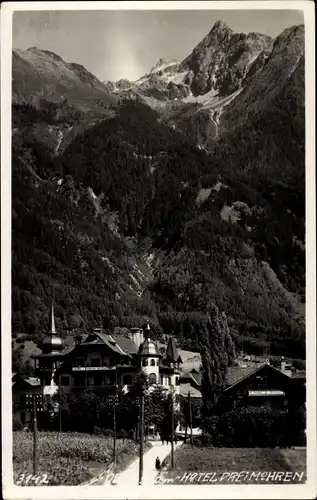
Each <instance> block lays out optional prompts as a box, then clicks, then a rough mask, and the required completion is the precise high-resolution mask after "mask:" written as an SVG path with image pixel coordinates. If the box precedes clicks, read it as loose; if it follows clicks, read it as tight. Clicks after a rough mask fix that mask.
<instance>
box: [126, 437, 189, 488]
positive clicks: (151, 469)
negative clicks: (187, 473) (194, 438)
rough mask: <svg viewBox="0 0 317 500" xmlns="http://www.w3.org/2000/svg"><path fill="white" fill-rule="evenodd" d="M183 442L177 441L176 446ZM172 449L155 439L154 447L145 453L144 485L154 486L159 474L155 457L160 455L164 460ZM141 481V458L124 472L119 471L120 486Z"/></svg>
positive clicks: (132, 484) (133, 484)
mask: <svg viewBox="0 0 317 500" xmlns="http://www.w3.org/2000/svg"><path fill="white" fill-rule="evenodd" d="M181 444H182V443H181V442H177V443H176V444H175V446H174V449H176V448H177V447H178V446H180V445H181ZM170 451H171V445H167V444H164V445H163V444H162V443H161V442H160V441H153V442H152V448H150V449H149V450H148V451H147V452H146V453H144V455H143V482H142V486H153V485H154V479H155V477H156V475H157V470H156V469H155V459H156V457H159V459H160V460H161V462H162V461H163V460H164V458H165V457H167V455H169V453H170ZM138 482H139V459H138V458H137V459H136V460H135V461H134V462H132V464H131V465H130V466H129V467H128V468H127V469H126V470H125V471H123V472H121V473H119V474H118V476H117V478H116V484H117V485H118V486H127V485H129V486H131V487H134V486H138Z"/></svg>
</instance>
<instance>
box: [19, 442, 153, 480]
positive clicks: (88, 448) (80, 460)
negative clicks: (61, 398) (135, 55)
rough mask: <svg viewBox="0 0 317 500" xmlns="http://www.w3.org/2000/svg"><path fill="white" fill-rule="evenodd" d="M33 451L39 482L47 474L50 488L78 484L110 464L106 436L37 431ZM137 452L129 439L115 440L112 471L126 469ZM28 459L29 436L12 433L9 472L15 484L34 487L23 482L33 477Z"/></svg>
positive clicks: (136, 448) (31, 450)
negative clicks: (10, 468)
mask: <svg viewBox="0 0 317 500" xmlns="http://www.w3.org/2000/svg"><path fill="white" fill-rule="evenodd" d="M148 446H149V445H147V447H148ZM37 450H38V460H37V463H38V468H37V475H38V476H41V478H40V479H39V481H40V480H41V479H42V478H43V476H42V475H43V474H47V478H45V479H46V480H47V482H48V484H49V485H50V486H56V485H78V484H81V483H84V482H86V481H89V480H90V479H92V477H94V476H95V475H97V474H99V473H101V472H102V471H103V470H107V469H108V467H109V466H110V464H111V463H112V450H113V441H112V439H111V438H109V437H104V436H99V435H98V436H94V435H90V434H81V433H66V432H65V433H61V434H60V433H58V432H39V433H38V446H37ZM137 453H138V444H137V443H135V442H134V441H131V440H129V439H117V466H116V468H115V471H116V472H119V471H120V470H123V469H124V468H125V467H127V466H128V465H129V464H130V463H131V461H133V459H134V458H135V456H136V455H137ZM32 459H33V435H32V434H31V433H26V432H14V433H13V471H14V482H15V484H19V485H20V486H36V483H35V481H34V480H31V479H29V480H27V476H28V475H30V474H31V475H32V474H33V461H32ZM23 474H24V476H23ZM44 484H45V483H44ZM37 485H38V486H39V485H40V484H39V483H38V484H37ZM42 485H43V483H42Z"/></svg>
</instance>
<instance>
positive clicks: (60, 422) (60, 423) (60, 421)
mask: <svg viewBox="0 0 317 500" xmlns="http://www.w3.org/2000/svg"><path fill="white" fill-rule="evenodd" d="M61 377H62V376H61V374H60V375H59V379H58V385H59V391H58V392H59V432H62V394H61V390H62V383H61Z"/></svg>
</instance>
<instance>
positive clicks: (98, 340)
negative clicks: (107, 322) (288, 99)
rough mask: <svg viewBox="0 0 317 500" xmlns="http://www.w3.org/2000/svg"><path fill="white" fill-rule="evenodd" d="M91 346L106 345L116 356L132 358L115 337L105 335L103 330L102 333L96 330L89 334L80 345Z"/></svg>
mask: <svg viewBox="0 0 317 500" xmlns="http://www.w3.org/2000/svg"><path fill="white" fill-rule="evenodd" d="M91 344H99V345H100V344H101V345H103V344H105V345H106V346H107V347H109V349H111V350H112V351H113V352H115V353H116V354H120V355H121V356H130V354H129V353H128V352H127V351H126V350H124V349H123V348H122V347H121V346H120V344H119V342H118V341H117V340H116V339H115V336H114V335H109V334H107V333H103V332H102V330H101V329H100V331H97V330H94V332H93V333H91V334H89V335H88V336H87V337H86V339H85V340H84V342H82V343H81V344H80V345H91Z"/></svg>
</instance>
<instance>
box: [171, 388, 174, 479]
mask: <svg viewBox="0 0 317 500" xmlns="http://www.w3.org/2000/svg"><path fill="white" fill-rule="evenodd" d="M171 410H172V411H171V416H172V422H171V424H172V432H171V439H172V441H171V468H172V469H174V389H172V408H171Z"/></svg>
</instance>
